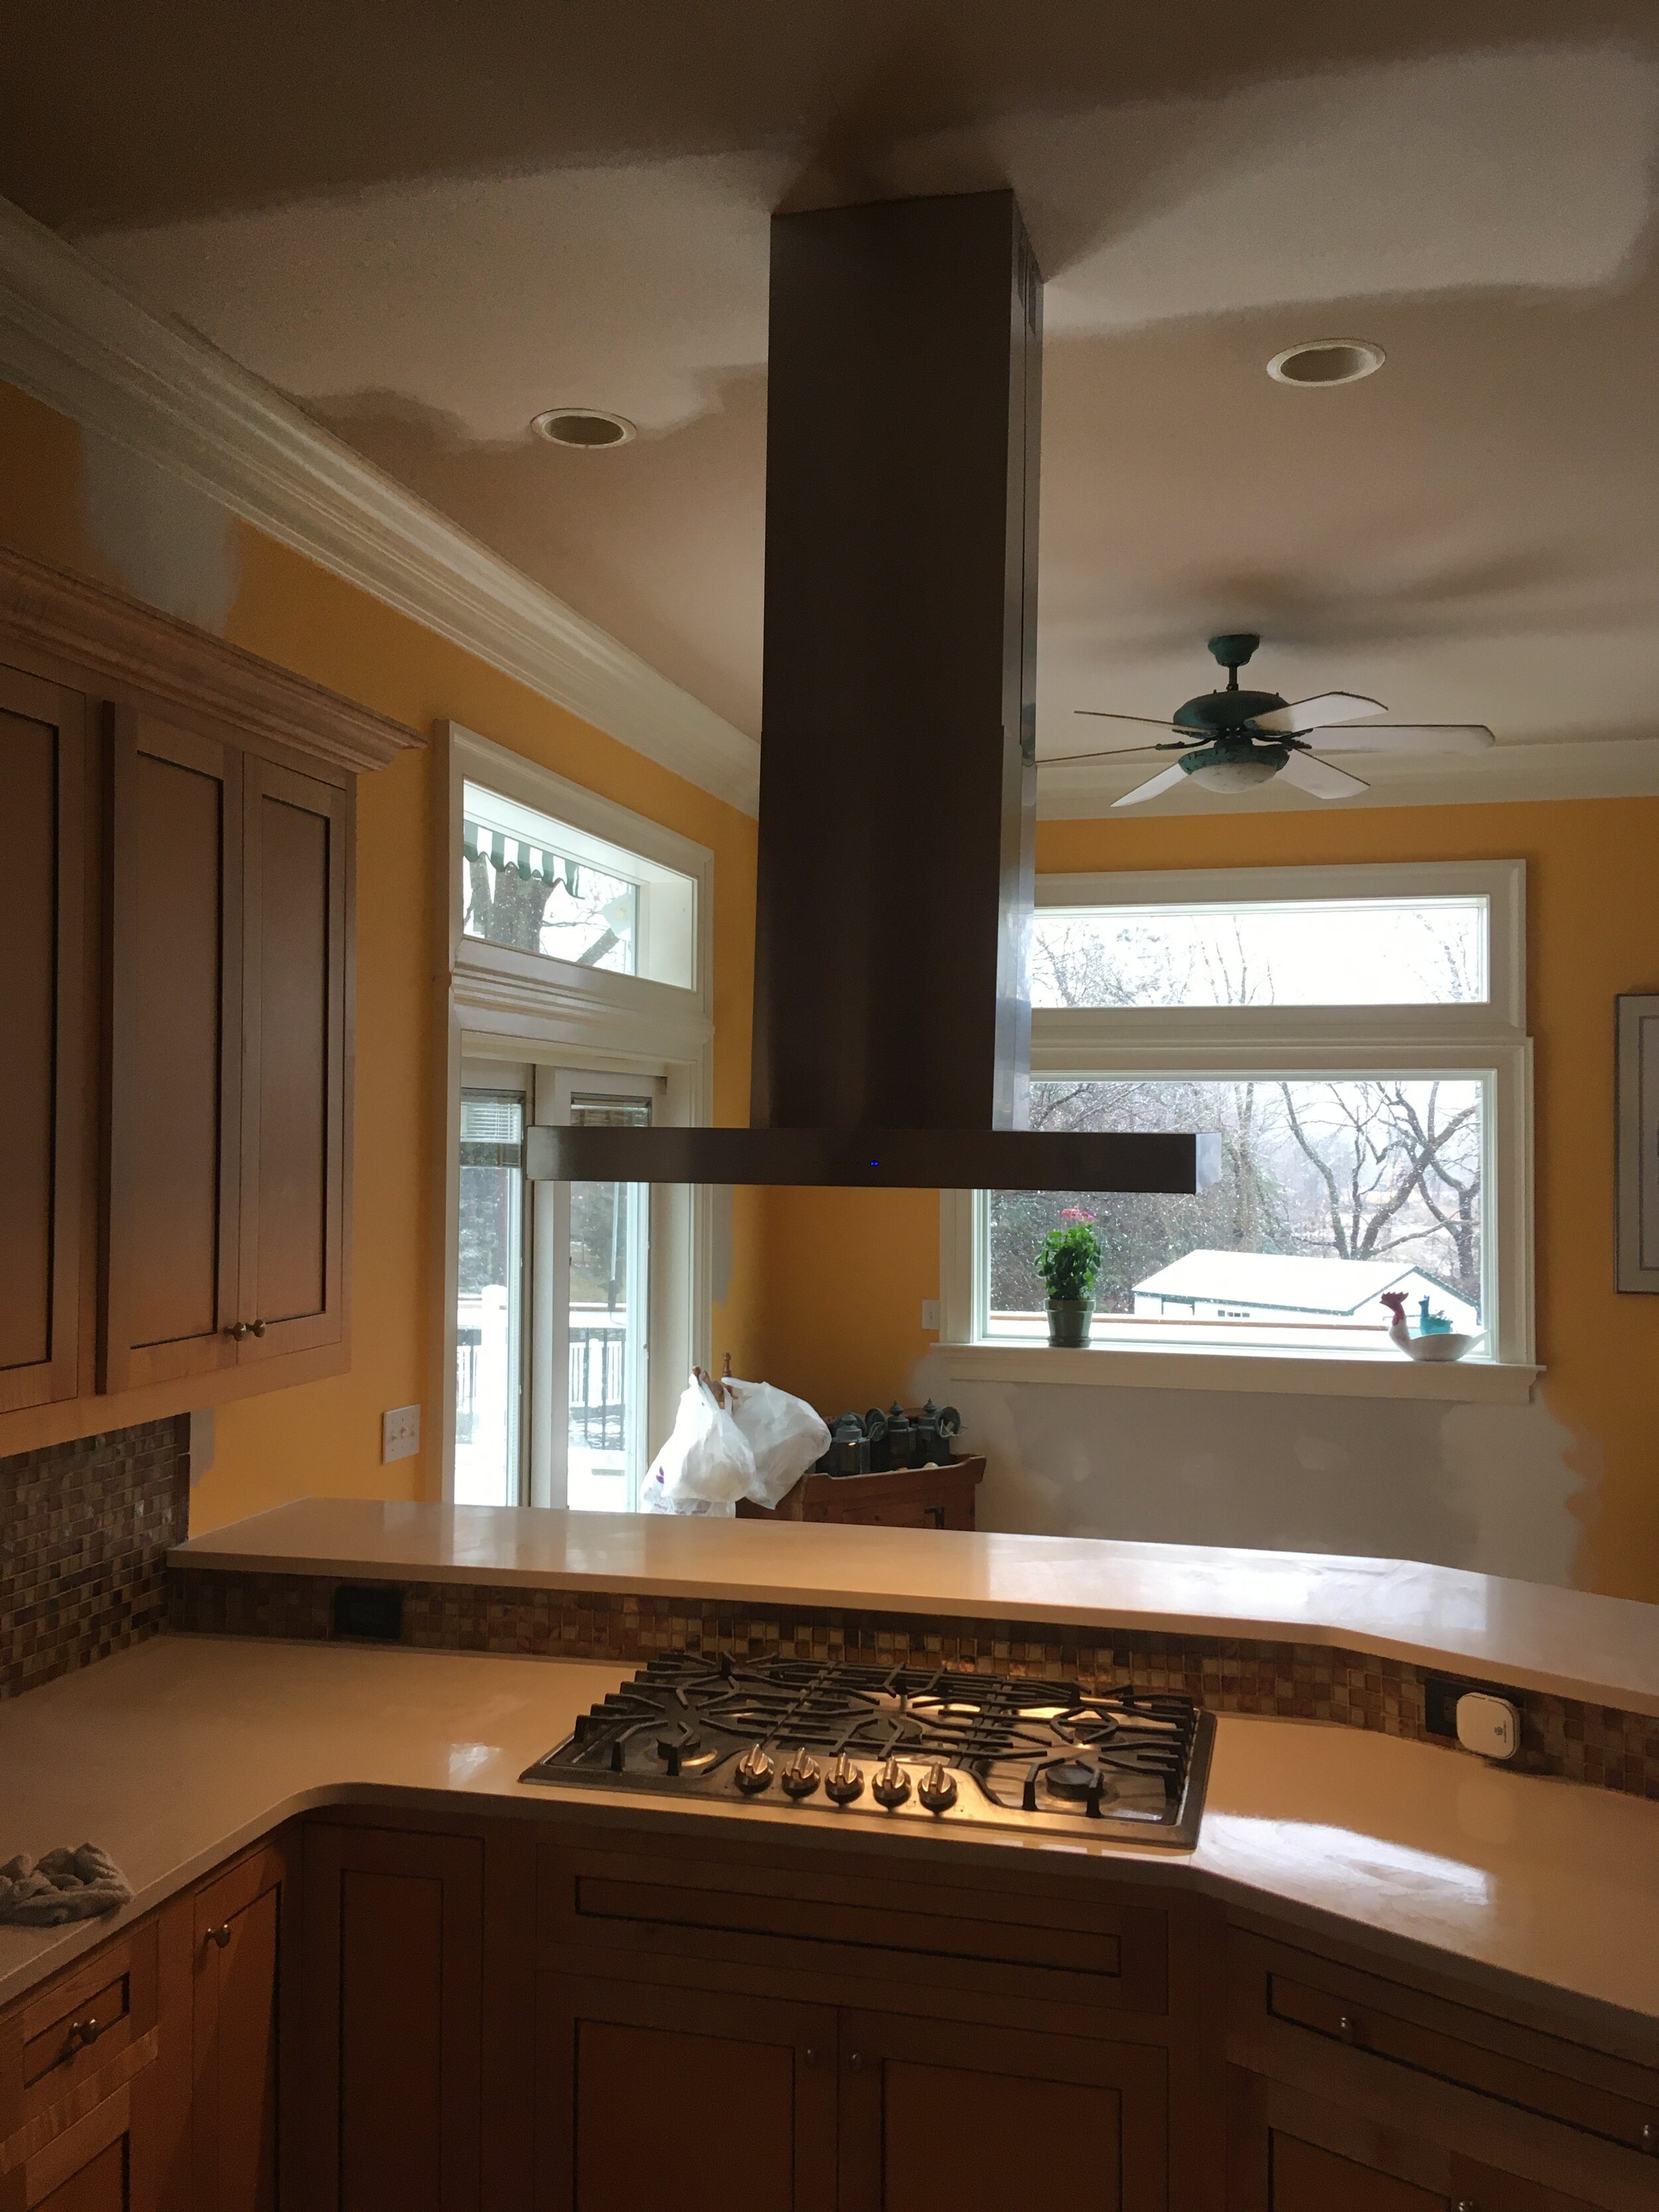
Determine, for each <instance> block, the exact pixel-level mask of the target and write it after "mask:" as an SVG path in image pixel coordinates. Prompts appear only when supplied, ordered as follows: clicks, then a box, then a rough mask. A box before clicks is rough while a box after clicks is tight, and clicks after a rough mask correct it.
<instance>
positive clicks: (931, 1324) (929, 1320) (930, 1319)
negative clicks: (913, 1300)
mask: <svg viewBox="0 0 1659 2212" xmlns="http://www.w3.org/2000/svg"><path fill="white" fill-rule="evenodd" d="M921 1325H922V1327H923V1328H931V1329H932V1330H933V1334H934V1335H935V1336H937V1335H938V1334H939V1300H938V1299H937V1298H924V1299H923V1300H922V1302H921Z"/></svg>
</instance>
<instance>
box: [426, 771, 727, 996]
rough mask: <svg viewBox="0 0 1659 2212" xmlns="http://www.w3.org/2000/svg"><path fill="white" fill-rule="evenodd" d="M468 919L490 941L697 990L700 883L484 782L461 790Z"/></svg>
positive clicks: (472, 930) (467, 928)
mask: <svg viewBox="0 0 1659 2212" xmlns="http://www.w3.org/2000/svg"><path fill="white" fill-rule="evenodd" d="M462 808H463V822H462V839H461V854H460V870H461V927H462V931H463V933H464V934H465V936H467V937H470V938H473V939H477V940H479V941H481V942H483V943H484V944H487V945H506V946H507V947H509V948H511V949H512V950H513V951H519V952H528V953H532V954H537V955H539V956H540V957H542V958H544V959H547V960H567V961H569V962H571V963H573V964H574V965H575V966H577V967H580V968H597V969H606V970H609V971H610V972H611V973H613V974H616V975H641V976H644V977H645V978H647V980H648V981H653V982H658V983H669V984H672V985H675V986H676V987H678V988H679V989H681V990H690V988H691V987H693V985H694V983H695V981H696V942H697V885H696V879H695V878H693V877H691V876H689V875H684V874H682V873H681V872H679V871H678V869H676V868H671V867H668V866H665V865H664V864H663V863H662V862H660V861H656V860H649V859H647V857H646V856H645V855H644V854H640V853H635V852H629V851H626V850H624V849H623V847H621V846H620V845H613V844H611V842H609V840H607V839H605V838H604V837H598V836H593V835H592V833H591V832H590V831H587V830H585V829H578V828H577V827H576V826H575V825H574V823H569V822H561V821H558V820H556V818H555V817H552V816H551V815H548V814H543V813H541V812H539V811H538V810H537V809H535V808H534V807H531V806H526V805H521V804H520V802H519V801H518V800H517V799H509V798H507V796H506V795H505V794H504V793H501V792H498V791H492V790H490V789H489V788H488V787H486V786H485V785H483V784H480V783H473V782H470V781H469V782H467V783H466V784H465V785H464V787H463V792H462Z"/></svg>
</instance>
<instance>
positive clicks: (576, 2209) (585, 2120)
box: [536, 1974, 836, 2212]
mask: <svg viewBox="0 0 1659 2212" xmlns="http://www.w3.org/2000/svg"><path fill="white" fill-rule="evenodd" d="M835 2033H836V2027H835V2015H834V2014H833V2013H832V2012H831V2011H829V2009H828V2008H824V2007H818V2006H813V2005H795V2004H781V2003H777V2002H770V2001H767V2000H764V1999H761V1998H750V1997H733V1996H723V1995H716V1994H714V1993H712V1992H708V1991H704V1990H683V1989H674V1990H668V1989H658V1988H655V1987H653V1986H652V1985H649V1984H629V1983H620V1982H611V1981H607V1980H599V1979H597V1978H595V1979H588V1978H585V1977H580V1976H573V1975H562V1974H544V1975H543V1976H542V1977H541V1979H540V1990H539V1998H538V2015H537V2045H536V2056H537V2081H538V2113H537V2132H538V2172H539V2182H538V2199H537V2201H538V2206H539V2207H540V2208H542V2212H641V2208H642V2207H645V2206H650V2207H652V2208H653V2212H832V2208H833V2207H834V2205H835V2202H836V2127H835V2102H836V2066H835ZM722 2113H725V2114H727V2115H729V2116H730V2120H731V2124H730V2125H729V2126H728V2125H724V2124H721V2121H720V2115H721V2114H722Z"/></svg>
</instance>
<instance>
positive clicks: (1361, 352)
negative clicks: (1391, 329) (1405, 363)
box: [1267, 338, 1388, 384]
mask: <svg viewBox="0 0 1659 2212" xmlns="http://www.w3.org/2000/svg"><path fill="white" fill-rule="evenodd" d="M1387 359H1388V356H1387V355H1386V354H1385V353H1384V352H1383V349H1382V347H1381V346H1380V345H1372V344H1370V343H1369V342H1368V341H1367V340H1366V339H1364V338H1314V339H1311V340H1310V342H1309V343H1307V344H1306V345H1293V346H1286V347H1285V350H1284V352H1283V353H1276V354H1275V355H1274V356H1273V359H1272V360H1271V361H1270V362H1268V363H1267V374H1268V375H1269V376H1271V377H1272V378H1273V380H1275V381H1276V382H1277V383H1279V384H1357V383H1358V381H1359V379H1360V378H1361V377H1362V376H1370V375H1372V374H1375V372H1376V370H1377V369H1379V368H1382V366H1383V362H1385V361H1386V360H1387Z"/></svg>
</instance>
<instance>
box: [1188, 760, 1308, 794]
mask: <svg viewBox="0 0 1659 2212" xmlns="http://www.w3.org/2000/svg"><path fill="white" fill-rule="evenodd" d="M1284 765H1285V763H1284V762H1283V761H1282V760H1237V761H1211V762H1210V763H1207V765H1206V766H1204V767H1201V768H1195V769H1189V770H1188V774H1189V775H1191V777H1192V780H1193V781H1194V783H1196V784H1200V785H1201V786H1202V787H1203V788H1204V789H1205V790H1206V791H1220V792H1235V793H1236V792H1240V791H1254V790H1255V787H1256V786H1257V785H1258V784H1261V783H1271V782H1272V781H1273V778H1274V776H1276V775H1278V774H1279V769H1281V768H1283V766H1284Z"/></svg>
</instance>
